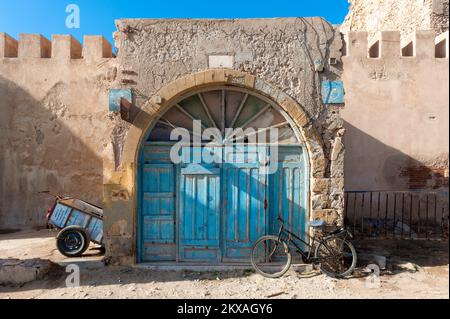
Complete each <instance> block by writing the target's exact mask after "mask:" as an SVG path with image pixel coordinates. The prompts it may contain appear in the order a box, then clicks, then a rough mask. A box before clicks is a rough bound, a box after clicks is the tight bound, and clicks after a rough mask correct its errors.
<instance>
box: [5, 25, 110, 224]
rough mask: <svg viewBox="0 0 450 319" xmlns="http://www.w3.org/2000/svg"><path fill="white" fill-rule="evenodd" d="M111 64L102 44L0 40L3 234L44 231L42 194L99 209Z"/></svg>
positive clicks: (93, 40)
mask: <svg viewBox="0 0 450 319" xmlns="http://www.w3.org/2000/svg"><path fill="white" fill-rule="evenodd" d="M111 57H112V50H111V45H110V44H109V43H107V42H106V41H105V40H104V38H103V37H96V36H88V37H85V39H84V47H82V46H81V44H80V43H79V42H78V41H76V40H75V39H73V38H71V37H70V36H53V39H52V41H49V40H47V39H46V38H44V37H42V36H40V35H30V34H22V35H21V36H20V39H19V41H16V40H15V39H13V38H12V37H10V36H8V35H7V34H5V33H0V96H1V99H0V109H1V115H0V145H1V147H2V151H1V152H0V228H20V227H34V226H43V225H45V214H46V211H47V208H49V207H50V204H51V199H49V198H48V197H46V196H43V195H39V194H37V193H38V192H39V191H43V190H51V191H52V192H55V193H62V194H63V195H70V196H76V197H79V198H82V199H85V200H88V201H92V202H93V203H94V204H97V205H101V204H102V177H103V166H102V165H103V157H104V156H105V155H104V154H105V153H108V152H112V146H111V137H110V136H111V133H112V122H111V120H110V118H109V114H108V107H107V105H108V102H107V96H108V95H107V94H108V90H109V83H110V81H111V80H113V79H114V76H115V72H114V67H113V64H114V59H111Z"/></svg>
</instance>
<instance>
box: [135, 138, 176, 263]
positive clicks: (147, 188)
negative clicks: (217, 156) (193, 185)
mask: <svg viewBox="0 0 450 319" xmlns="http://www.w3.org/2000/svg"><path fill="white" fill-rule="evenodd" d="M143 156H144V163H143V167H142V176H141V178H142V181H141V185H142V191H141V194H140V196H141V199H140V200H141V208H140V210H141V214H140V223H141V224H140V236H139V237H140V247H139V248H140V250H141V252H140V256H141V258H140V259H141V261H142V262H146V261H147V262H148V261H174V260H175V259H176V241H175V211H176V209H175V189H176V186H175V181H176V179H175V176H176V170H175V166H174V165H173V164H171V162H170V159H169V148H168V147H158V146H153V147H146V148H145V150H144V154H143Z"/></svg>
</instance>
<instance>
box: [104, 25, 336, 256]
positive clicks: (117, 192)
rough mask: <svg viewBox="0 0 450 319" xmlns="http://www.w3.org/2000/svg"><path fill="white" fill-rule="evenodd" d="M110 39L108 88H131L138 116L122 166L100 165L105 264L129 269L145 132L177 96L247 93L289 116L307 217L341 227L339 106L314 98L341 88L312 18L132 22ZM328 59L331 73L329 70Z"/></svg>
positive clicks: (330, 47) (330, 30)
mask: <svg viewBox="0 0 450 319" xmlns="http://www.w3.org/2000/svg"><path fill="white" fill-rule="evenodd" d="M117 29H118V31H117V32H116V34H115V41H116V47H117V48H118V56H117V60H118V66H119V69H118V76H117V81H116V82H115V83H114V87H116V88H129V87H132V88H133V91H134V92H135V95H136V96H135V106H136V107H137V108H138V109H140V110H141V112H140V113H139V115H138V116H137V117H136V119H135V120H134V121H132V122H133V123H132V124H130V125H129V128H128V127H123V126H121V127H120V130H123V131H126V132H128V133H126V135H125V137H124V146H123V147H119V149H123V152H122V156H119V157H115V158H113V157H110V158H105V162H104V168H105V173H104V176H105V180H104V183H105V191H104V206H105V210H106V212H107V213H106V216H107V217H106V226H105V231H106V236H107V251H108V252H109V253H108V254H109V255H110V256H111V257H114V258H115V259H118V260H126V262H127V263H128V262H130V261H132V260H133V254H134V253H133V248H134V244H135V243H134V242H133V240H132V239H133V238H135V230H136V228H135V227H136V224H135V222H134V221H135V218H136V206H137V205H136V199H135V196H136V192H135V178H136V175H135V174H136V171H135V167H136V166H137V164H136V155H137V151H138V150H139V143H140V142H141V138H142V136H143V135H144V133H145V131H146V129H147V128H148V127H149V126H150V124H151V122H152V121H154V120H155V119H156V118H157V117H158V116H159V115H161V113H162V112H163V111H164V110H165V107H166V106H168V105H169V104H170V101H171V100H172V99H174V98H175V97H176V96H179V95H180V94H182V93H185V92H186V91H189V90H194V89H196V88H199V87H204V86H207V85H212V84H222V85H237V86H242V87H246V88H248V89H251V90H255V91H256V92H258V93H261V94H263V95H265V96H267V97H268V98H270V99H272V100H274V101H275V102H276V103H278V104H279V105H280V106H281V107H282V108H284V109H285V110H287V111H288V113H289V114H290V115H291V117H293V118H294V120H295V121H296V122H297V124H299V126H300V128H301V129H302V131H303V132H304V133H305V134H304V137H305V140H306V144H307V147H308V150H309V151H310V154H309V155H310V161H311V166H312V168H311V207H312V215H311V217H312V218H314V217H322V218H329V221H330V223H342V221H343V218H342V217H343V204H344V196H343V186H344V185H343V164H344V163H343V160H344V150H343V147H342V142H341V139H342V135H343V133H344V132H343V129H342V124H343V123H342V120H341V119H340V115H339V112H340V109H341V105H324V104H323V103H322V97H321V94H320V88H321V83H322V81H324V80H337V79H340V76H341V72H342V64H341V63H340V56H341V52H340V50H341V48H342V39H341V35H340V34H339V32H337V31H336V30H335V29H334V27H333V26H331V25H330V24H329V23H327V22H326V21H324V20H323V19H319V18H313V19H300V18H298V19H251V20H147V19H136V20H134V19H132V20H118V21H117ZM212 55H227V56H231V57H233V58H234V64H233V65H231V66H230V67H229V68H228V69H216V68H214V67H212V66H210V65H209V57H210V56H212ZM329 58H336V59H337V61H338V63H337V64H333V65H329V64H328V61H329ZM316 60H322V61H323V62H324V64H325V70H324V71H323V72H316V70H315V65H314V62H315V61H316ZM208 70H210V71H208ZM157 100H162V101H163V102H162V103H160V102H155V101H157ZM333 150H334V152H333ZM332 153H333V156H332ZM118 159H119V162H117V160H118ZM114 168H117V169H115V170H114Z"/></svg>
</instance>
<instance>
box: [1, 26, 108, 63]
mask: <svg viewBox="0 0 450 319" xmlns="http://www.w3.org/2000/svg"><path fill="white" fill-rule="evenodd" d="M112 57H113V53H112V45H111V44H110V43H109V42H108V41H107V40H106V39H105V38H104V37H103V36H95V35H87V36H84V46H82V45H81V43H80V42H79V41H77V40H76V39H75V38H73V37H72V36H71V35H52V40H51V41H50V40H48V39H47V38H45V37H43V36H42V35H40V34H20V36H19V40H18V41H17V40H16V39H14V38H13V37H11V36H10V35H8V34H6V33H4V32H0V59H3V58H43V59H58V60H71V59H84V60H86V61H96V60H100V59H105V58H112Z"/></svg>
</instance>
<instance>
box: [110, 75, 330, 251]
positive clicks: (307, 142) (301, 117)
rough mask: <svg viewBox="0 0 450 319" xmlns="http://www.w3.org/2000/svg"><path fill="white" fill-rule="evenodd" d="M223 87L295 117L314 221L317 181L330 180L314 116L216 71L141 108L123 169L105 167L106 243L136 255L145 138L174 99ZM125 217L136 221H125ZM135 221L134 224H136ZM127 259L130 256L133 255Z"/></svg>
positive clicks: (245, 79)
mask: <svg viewBox="0 0 450 319" xmlns="http://www.w3.org/2000/svg"><path fill="white" fill-rule="evenodd" d="M218 85H223V86H236V87H241V88H245V89H247V90H252V91H255V92H257V93H258V94H261V95H263V96H265V97H266V98H268V99H270V100H272V101H273V102H274V103H276V104H277V105H278V106H280V107H281V108H282V109H283V110H284V111H285V112H287V113H288V114H289V115H290V117H291V118H292V120H293V121H294V123H295V125H296V126H297V128H298V130H299V131H300V134H301V137H302V143H303V144H304V146H305V147H306V149H307V157H308V160H309V167H310V169H309V181H310V182H309V188H310V189H309V194H310V196H309V197H310V199H309V201H310V205H309V207H310V210H311V211H310V216H311V218H314V212H313V209H314V205H313V203H311V202H312V196H311V194H313V188H314V187H315V182H314V181H315V180H317V179H323V178H324V177H325V170H326V165H327V158H326V156H325V152H324V147H323V142H322V139H321V137H320V135H319V134H318V132H317V131H316V129H315V127H314V125H312V123H311V119H310V116H309V115H308V114H307V112H306V111H305V110H304V108H303V107H302V106H301V105H300V104H299V103H298V102H296V101H295V100H294V99H293V98H291V97H290V96H289V95H287V94H286V93H284V92H282V91H281V90H279V89H277V88H274V87H272V86H271V85H269V84H267V83H266V82H264V81H263V80H261V79H259V78H257V77H255V76H253V75H250V74H248V73H243V72H239V71H236V70H230V69H213V70H207V71H202V72H198V73H194V74H190V75H187V76H184V77H182V78H179V79H177V80H175V81H174V82H172V83H170V84H168V85H166V86H165V87H163V88H162V89H161V90H159V91H158V92H157V93H156V94H155V95H154V96H153V97H152V98H151V99H150V100H149V101H148V102H147V103H146V104H145V105H144V106H143V107H142V109H141V111H140V112H139V114H138V115H137V116H136V118H135V119H134V120H133V122H132V125H131V127H130V129H129V131H128V133H127V136H126V139H125V142H124V146H123V154H122V161H121V165H120V167H119V169H118V170H116V169H115V168H114V165H112V163H108V162H105V163H104V207H105V216H106V218H105V231H106V238H107V241H111V239H112V238H114V237H116V238H119V237H120V238H122V239H123V238H124V237H125V238H127V239H128V240H129V241H130V242H131V243H127V245H133V247H129V251H133V250H134V248H135V247H134V245H135V243H134V244H133V239H135V238H133V236H135V235H134V234H136V233H137V232H136V227H137V222H136V218H137V213H136V212H137V210H138V208H137V191H136V190H137V174H138V169H137V167H138V165H137V164H138V161H139V155H140V150H141V146H142V144H143V141H144V139H145V137H146V135H147V134H146V133H147V132H148V131H149V129H150V128H151V127H152V126H153V125H154V122H155V120H156V119H157V118H158V117H159V115H161V114H163V113H164V112H165V111H166V110H167V109H168V108H169V107H170V106H171V105H172V102H173V101H174V100H175V99H177V98H179V97H180V96H182V95H183V94H186V93H188V92H189V91H192V90H198V89H201V88H205V87H208V86H218ZM126 212H129V213H131V214H132V215H128V216H125V214H126ZM118 215H120V217H119V216H118ZM125 221H128V222H125ZM131 221H133V222H132V223H131ZM118 229H120V232H118V231H117V230H118ZM108 232H109V233H108ZM135 241H136V240H134V242H135ZM117 244H118V243H117V242H114V240H112V242H111V245H108V244H107V245H108V246H109V247H115V245H117ZM121 244H122V245H123V241H121ZM108 255H110V256H111V255H116V254H115V253H114V251H109V252H108ZM131 255H132V254H131ZM114 257H117V256H114ZM127 257H131V256H129V255H128V256H127Z"/></svg>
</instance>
